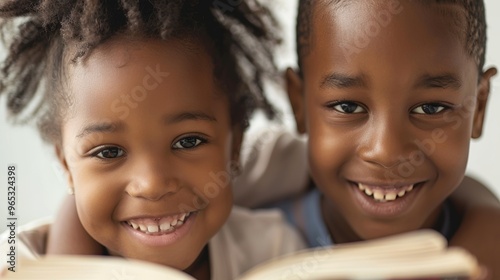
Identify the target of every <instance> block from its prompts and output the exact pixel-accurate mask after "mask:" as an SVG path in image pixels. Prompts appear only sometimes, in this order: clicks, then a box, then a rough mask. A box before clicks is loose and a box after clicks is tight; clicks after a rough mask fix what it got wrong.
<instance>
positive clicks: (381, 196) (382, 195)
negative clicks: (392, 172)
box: [358, 183, 413, 202]
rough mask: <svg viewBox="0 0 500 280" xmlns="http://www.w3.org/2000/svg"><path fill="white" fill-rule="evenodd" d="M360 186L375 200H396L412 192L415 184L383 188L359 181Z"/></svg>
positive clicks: (360, 188)
mask: <svg viewBox="0 0 500 280" xmlns="http://www.w3.org/2000/svg"><path fill="white" fill-rule="evenodd" d="M358 188H359V190H361V191H362V192H364V193H365V194H366V195H368V196H370V197H373V198H374V199H375V200H378V201H381V202H386V201H393V200H396V198H398V197H403V196H404V195H405V194H406V193H408V192H411V191H412V190H413V185H408V186H403V187H398V188H392V189H391V188H389V189H383V188H377V187H371V186H367V185H363V184H361V183H358Z"/></svg>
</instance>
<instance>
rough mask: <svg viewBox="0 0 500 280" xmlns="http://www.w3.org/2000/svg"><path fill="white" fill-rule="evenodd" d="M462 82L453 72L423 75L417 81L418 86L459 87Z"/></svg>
mask: <svg viewBox="0 0 500 280" xmlns="http://www.w3.org/2000/svg"><path fill="white" fill-rule="evenodd" d="M461 86H462V82H461V81H460V79H459V78H457V77H456V76H455V75H453V74H443V75H429V74H425V75H423V76H422V77H421V78H420V79H419V80H418V81H417V85H416V87H417V88H452V89H459V88H460V87H461Z"/></svg>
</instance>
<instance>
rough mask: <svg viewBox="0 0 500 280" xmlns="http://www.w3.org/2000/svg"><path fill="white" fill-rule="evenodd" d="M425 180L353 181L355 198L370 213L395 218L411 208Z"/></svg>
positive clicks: (352, 189) (352, 188)
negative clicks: (387, 182) (392, 181)
mask: <svg viewBox="0 0 500 280" xmlns="http://www.w3.org/2000/svg"><path fill="white" fill-rule="evenodd" d="M424 184H425V182H419V183H404V184H398V185H393V184H369V183H357V182H351V185H352V187H351V188H350V189H351V191H352V192H351V193H352V194H353V197H354V200H355V201H356V202H357V204H358V205H359V206H360V207H361V209H363V211H364V212H365V213H367V214H369V215H373V216H376V217H380V218H382V217H385V218H394V217H396V216H399V215H400V214H403V213H404V212H406V211H407V210H408V209H410V208H411V205H413V202H414V201H415V200H416V198H417V195H418V193H419V191H420V189H421V186H423V185H424Z"/></svg>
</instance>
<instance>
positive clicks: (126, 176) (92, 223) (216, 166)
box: [60, 38, 242, 269]
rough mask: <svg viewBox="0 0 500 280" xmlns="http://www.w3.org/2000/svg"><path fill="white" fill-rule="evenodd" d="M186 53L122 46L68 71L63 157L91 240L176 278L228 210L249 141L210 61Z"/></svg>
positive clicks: (173, 46)
mask: <svg viewBox="0 0 500 280" xmlns="http://www.w3.org/2000/svg"><path fill="white" fill-rule="evenodd" d="M185 44H186V43H183V42H180V41H169V42H163V41H156V40H150V41H131V40H127V39H124V38H116V39H113V40H112V41H110V42H108V43H106V44H104V45H103V46H100V47H99V48H97V49H96V50H95V51H94V52H93V53H92V54H91V55H90V56H89V57H88V59H87V60H85V61H84V62H81V63H78V64H76V65H72V66H69V70H68V84H67V86H68V89H69V91H70V93H69V95H70V97H71V104H70V107H69V110H68V113H67V116H66V119H65V121H64V122H63V126H62V143H63V145H62V150H61V151H60V154H61V158H62V161H63V164H64V165H65V167H66V168H67V170H68V174H69V181H70V185H71V187H73V188H74V192H75V199H76V204H77V209H78V215H79V217H80V220H81V223H82V225H83V226H84V228H85V229H86V230H87V232H88V233H89V234H90V235H91V236H92V237H93V238H94V239H96V240H97V241H98V242H99V243H101V244H103V245H104V246H105V247H107V248H108V250H109V252H110V253H111V254H113V255H119V256H123V257H127V258H135V259H140V260H145V261H150V262H155V263H159V264H164V265H168V266H171V267H175V268H177V269H186V268H187V267H188V266H189V265H190V264H192V263H193V262H194V260H195V259H196V258H197V256H198V255H199V253H200V252H201V250H202V249H203V247H204V246H205V245H206V244H207V242H208V240H209V239H210V238H211V237H212V236H213V235H214V234H215V233H216V232H217V231H218V230H219V229H220V228H221V226H222V225H223V224H224V222H225V221H226V219H227V217H228V215H229V213H230V211H231V205H232V192H231V186H230V174H229V171H228V170H229V165H230V161H231V160H237V158H236V155H237V151H238V149H239V145H240V140H241V136H242V135H241V133H234V134H233V131H232V126H231V120H230V115H229V102H228V100H227V97H226V96H225V95H224V94H223V93H221V92H219V91H218V88H217V86H216V85H215V82H214V81H215V78H214V76H213V64H212V61H211V59H210V57H209V55H208V54H207V53H206V52H204V51H203V50H202V49H201V47H198V46H194V45H193V44H190V45H189V47H186V45H185ZM187 49H188V50H187Z"/></svg>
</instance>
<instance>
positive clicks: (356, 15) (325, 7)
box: [297, 0, 467, 49]
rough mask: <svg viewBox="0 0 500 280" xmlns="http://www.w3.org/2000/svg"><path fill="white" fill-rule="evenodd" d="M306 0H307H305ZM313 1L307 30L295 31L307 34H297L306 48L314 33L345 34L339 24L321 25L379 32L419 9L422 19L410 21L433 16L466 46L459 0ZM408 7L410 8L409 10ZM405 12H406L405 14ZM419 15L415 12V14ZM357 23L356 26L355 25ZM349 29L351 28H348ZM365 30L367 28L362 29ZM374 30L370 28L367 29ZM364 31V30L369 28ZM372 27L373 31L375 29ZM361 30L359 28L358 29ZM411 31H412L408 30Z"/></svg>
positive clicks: (464, 24)
mask: <svg viewBox="0 0 500 280" xmlns="http://www.w3.org/2000/svg"><path fill="white" fill-rule="evenodd" d="M305 1H307V0H305ZM309 1H311V2H312V3H315V5H313V6H311V7H310V8H311V11H310V12H309V16H311V17H312V18H310V20H309V21H308V22H307V23H306V24H309V25H310V28H309V30H310V32H308V34H305V33H300V32H299V33H298V34H297V35H298V36H308V37H309V38H307V40H306V38H299V41H298V43H299V44H300V43H301V42H307V43H308V44H309V45H310V46H309V48H314V45H315V44H316V43H317V42H316V43H313V41H317V40H318V39H319V40H320V38H314V37H317V36H319V37H331V36H334V37H336V39H337V40H342V38H339V37H338V36H341V37H344V35H346V34H345V33H344V34H338V32H337V31H339V29H338V28H333V29H330V30H336V31H335V32H327V33H326V34H325V33H323V32H319V33H322V34H319V33H318V32H317V31H319V30H318V29H322V27H321V26H324V24H328V25H332V26H335V25H344V26H345V25H346V24H347V26H350V27H354V28H362V29H363V28H364V29H366V28H372V25H379V26H376V28H375V27H373V29H378V28H380V30H375V31H378V33H381V32H385V31H384V27H387V25H390V24H392V23H391V22H393V21H394V19H396V18H397V17H406V16H407V14H408V13H413V12H414V11H415V10H419V13H420V14H421V15H422V16H421V21H420V20H416V21H414V22H413V24H415V25H420V24H425V21H426V18H427V19H428V18H429V17H433V18H434V19H433V20H436V21H439V22H442V23H443V25H442V26H445V28H441V29H440V31H441V32H442V33H448V34H451V35H452V36H453V37H455V38H456V39H457V41H458V42H459V43H460V44H462V45H463V47H464V48H465V47H466V35H467V23H466V21H467V17H466V15H467V14H466V11H465V7H464V6H463V5H459V4H458V2H460V0H443V1H439V0H377V1H375V0H320V1H314V0H309ZM410 11H411V12H410ZM405 14H406V15H405ZM417 17H418V14H417ZM357 25H359V27H357ZM349 29H350V30H352V29H353V28H349ZM365 31H366V30H365ZM368 31H370V32H371V31H373V30H368ZM368 31H367V32H368ZM375 31H374V32H375ZM360 32H361V31H360ZM408 35H411V34H408ZM299 49H300V46H299Z"/></svg>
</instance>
